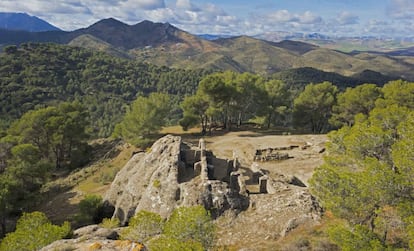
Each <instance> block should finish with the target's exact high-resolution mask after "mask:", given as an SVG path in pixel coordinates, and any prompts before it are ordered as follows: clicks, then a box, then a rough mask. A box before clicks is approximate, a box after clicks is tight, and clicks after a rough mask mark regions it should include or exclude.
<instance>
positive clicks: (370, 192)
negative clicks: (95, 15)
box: [0, 44, 414, 250]
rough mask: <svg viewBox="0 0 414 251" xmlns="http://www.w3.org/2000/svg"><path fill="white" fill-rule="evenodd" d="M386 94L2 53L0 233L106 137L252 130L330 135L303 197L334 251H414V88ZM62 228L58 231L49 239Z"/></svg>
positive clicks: (84, 55)
mask: <svg viewBox="0 0 414 251" xmlns="http://www.w3.org/2000/svg"><path fill="white" fill-rule="evenodd" d="M383 84H384V83H379V84H378V85H377V84H369V83H366V84H361V85H358V86H355V87H347V86H349V83H344V84H342V85H341V84H336V85H335V84H332V83H331V82H328V81H320V82H319V83H308V84H307V85H306V86H303V85H302V84H301V85H299V87H297V86H292V85H291V84H290V83H286V82H285V81H284V80H283V79H276V78H267V77H263V76H259V75H256V74H251V73H242V74H241V73H234V72H229V71H227V72H215V73H213V72H209V71H203V70H191V71H189V70H179V69H170V68H167V67H158V66H154V65H149V64H143V63H139V62H136V61H131V60H126V59H117V58H113V57H111V56H108V55H106V54H103V53H97V52H92V51H89V50H86V49H80V48H76V47H68V46H62V45H55V44H23V45H21V46H20V47H16V46H8V47H6V48H4V52H3V53H1V54H0V86H1V92H0V102H1V108H2V110H1V129H2V131H1V135H0V215H1V217H0V226H1V229H0V231H1V234H2V235H4V234H5V233H6V232H7V231H10V230H12V229H7V224H8V222H9V221H10V219H15V216H16V215H20V214H21V213H22V211H30V209H31V208H33V206H34V205H36V204H37V203H38V202H39V201H42V199H43V198H42V194H41V189H42V187H43V186H44V184H46V182H48V181H49V180H51V179H52V178H53V176H52V174H53V173H55V172H57V171H60V170H73V169H76V168H82V166H84V165H85V164H86V163H88V161H89V152H90V146H89V145H88V140H89V139H90V138H93V137H94V138H96V137H107V136H109V135H112V136H114V137H120V138H123V139H124V140H126V141H129V142H131V143H133V144H138V145H139V144H143V142H147V141H145V139H147V138H151V135H154V134H156V133H158V132H159V130H160V129H161V128H162V126H165V125H166V124H168V123H176V124H177V123H179V124H180V125H181V126H182V127H183V128H184V129H188V128H191V127H195V126H197V127H199V128H200V132H201V134H208V133H212V131H213V130H214V129H216V128H220V130H223V129H224V130H232V129H234V128H237V127H240V126H242V125H243V124H245V123H247V122H248V123H254V125H255V126H256V127H261V128H264V129H271V128H275V127H283V128H285V129H287V130H291V131H292V132H308V133H327V132H330V133H329V137H330V141H329V144H328V146H327V150H328V155H327V157H326V162H325V164H324V165H323V166H321V167H319V168H318V169H317V170H316V172H315V175H314V177H313V178H312V181H311V189H312V192H313V194H314V195H315V196H317V197H318V199H320V201H321V202H322V203H323V205H324V207H325V208H326V209H327V210H329V211H330V212H332V214H334V215H335V216H336V217H338V218H339V219H341V220H342V221H341V224H338V225H337V226H336V227H335V228H332V229H330V230H329V233H328V235H329V237H330V239H331V241H332V242H333V243H335V244H336V245H337V246H338V247H340V248H342V249H344V250H352V248H351V249H350V247H358V250H391V249H397V248H402V249H408V248H414V244H413V243H414V242H413V240H414V237H413V236H414V234H413V229H414V226H413V223H412V222H413V215H414V213H413V210H412V209H413V208H414V205H413V201H414V199H413V198H414V194H413V191H414V190H413V178H412V177H413V176H414V173H413V167H412V161H413V159H414V156H413V154H412V146H413V145H414V143H413V142H414V137H413V133H412V131H413V127H414V122H413V121H414V115H413V112H412V110H413V108H414V104H413V100H414V97H413V93H414V83H410V82H406V81H403V80H397V81H390V82H388V83H386V84H385V85H383ZM345 87H347V88H345ZM335 130H336V131H335ZM203 214H204V212H203ZM27 217H28V216H27V215H26V218H27ZM36 217H37V219H38V220H39V222H43V223H44V222H47V221H46V219H44V217H43V216H42V215H37V216H36ZM26 218H24V217H23V220H22V222H21V224H23V223H24V220H27V219H26ZM43 223H42V224H43ZM39 224H40V223H39ZM42 224H40V225H42ZM48 226H49V225H48ZM18 227H19V224H18ZM68 228H69V227H68V226H67V225H62V227H61V228H59V229H58V228H56V229H55V230H54V231H57V232H59V234H58V235H57V236H58V237H56V238H61V237H63V236H65V235H66V234H67V232H68V231H69V230H68ZM21 231H23V230H21ZM21 231H20V232H21ZM20 232H19V233H20ZM48 241H49V240H48ZM206 245H207V244H206Z"/></svg>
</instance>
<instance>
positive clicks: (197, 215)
mask: <svg viewBox="0 0 414 251" xmlns="http://www.w3.org/2000/svg"><path fill="white" fill-rule="evenodd" d="M164 234H165V235H166V236H168V237H171V238H174V239H177V240H179V241H181V242H189V241H195V242H199V243H201V244H202V246H203V248H204V249H208V248H210V247H211V246H212V245H213V242H214V238H215V226H214V224H213V221H212V220H211V216H210V214H209V213H208V211H207V210H206V209H205V208H204V207H203V206H193V207H179V208H176V209H175V210H174V212H173V213H172V215H171V217H170V218H169V219H168V221H167V223H166V224H165V228H164Z"/></svg>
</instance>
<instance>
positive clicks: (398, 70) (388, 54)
mask: <svg viewBox="0 0 414 251" xmlns="http://www.w3.org/2000/svg"><path fill="white" fill-rule="evenodd" d="M204 37H206V36H204ZM313 37H320V36H319V35H317V34H316V35H314V36H313ZM207 38H208V37H207ZM26 42H53V43H60V44H68V45H71V46H80V47H86V48H90V49H95V50H100V51H105V52H108V53H110V54H112V55H115V56H118V57H125V58H131V59H136V60H140V61H143V62H148V63H153V64H157V65H165V66H169V67H176V68H186V69H193V68H206V69H214V70H233V71H238V72H254V73H258V74H263V75H270V74H275V73H279V72H281V71H286V70H290V69H295V68H304V67H311V68H314V69H318V70H320V71H325V72H334V73H338V74H341V75H344V76H349V77H350V76H355V75H358V74H365V73H366V72H371V73H374V74H370V76H374V75H375V76H379V75H384V76H386V77H387V78H391V79H394V78H403V79H407V80H414V57H413V55H414V47H412V48H404V49H400V50H392V51H372V52H366V51H364V52H361V51H353V52H350V53H345V52H342V51H339V50H335V49H329V48H325V47H322V46H320V45H315V44H311V43H306V42H301V41H292V40H283V41H279V42H272V41H267V40H262V39H258V38H254V37H248V36H237V37H225V38H218V39H215V40H208V39H204V38H203V37H200V36H196V35H193V34H190V33H188V32H186V31H183V30H180V29H178V28H177V27H175V26H173V25H171V24H169V23H154V22H151V21H143V22H140V23H137V24H135V25H128V24H125V23H123V22H121V21H118V20H116V19H113V18H108V19H103V20H101V21H98V22H97V23H95V24H93V25H91V26H89V27H87V28H82V29H78V30H75V31H71V32H66V31H44V32H29V31H17V30H6V29H0V44H1V45H3V46H5V45H11V44H21V43H26ZM364 72H365V73H364Z"/></svg>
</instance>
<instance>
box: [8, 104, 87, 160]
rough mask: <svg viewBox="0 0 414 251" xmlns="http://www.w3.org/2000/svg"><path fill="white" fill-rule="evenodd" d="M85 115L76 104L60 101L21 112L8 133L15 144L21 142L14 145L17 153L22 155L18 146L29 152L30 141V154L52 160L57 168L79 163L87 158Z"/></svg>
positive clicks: (80, 106)
mask: <svg viewBox="0 0 414 251" xmlns="http://www.w3.org/2000/svg"><path fill="white" fill-rule="evenodd" d="M87 116H88V115H87V113H86V112H85V111H84V107H83V106H82V105H80V103H78V102H73V103H61V104H59V105H58V106H56V107H55V106H51V107H48V108H40V109H37V110H32V111H29V112H27V113H25V114H24V115H23V116H22V117H21V118H20V119H19V120H17V121H15V122H14V123H13V124H12V125H11V126H10V128H9V130H8V134H9V135H10V136H11V137H14V138H15V140H16V142H15V143H16V144H22V146H16V147H17V149H19V151H20V152H21V154H20V156H23V155H25V153H24V152H22V151H23V148H22V147H23V146H24V149H26V150H25V151H29V148H28V147H29V145H28V144H31V148H30V149H31V150H30V151H31V154H30V156H32V157H35V155H36V156H38V157H39V158H42V159H45V160H48V161H50V162H52V163H55V166H56V167H57V168H59V167H62V166H71V165H73V164H74V163H75V164H77V165H80V164H83V163H84V162H85V161H86V160H87V159H86V157H87V155H86V154H87V153H88V152H87V144H86V143H85V142H86V140H87V139H88V134H87V133H86V132H85V129H86V127H87V124H88V122H87ZM16 147H15V148H16ZM17 149H16V151H17ZM17 157H19V156H17ZM33 161H34V160H32V161H29V162H33ZM77 165H75V166H74V167H78V166H77Z"/></svg>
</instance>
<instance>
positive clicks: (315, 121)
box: [293, 82, 338, 133]
mask: <svg viewBox="0 0 414 251" xmlns="http://www.w3.org/2000/svg"><path fill="white" fill-rule="evenodd" d="M337 93H338V88H337V87H336V86H334V85H332V84H331V83H330V82H323V83H320V84H309V85H307V86H306V87H305V90H304V91H303V92H302V93H300V94H299V96H298V97H297V98H296V99H295V100H294V112H293V119H294V123H295V124H296V125H297V126H300V127H305V128H308V129H310V130H311V131H312V132H313V133H323V132H326V131H327V130H328V120H329V118H330V117H331V114H332V107H333V106H334V105H335V103H336V94H337Z"/></svg>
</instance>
